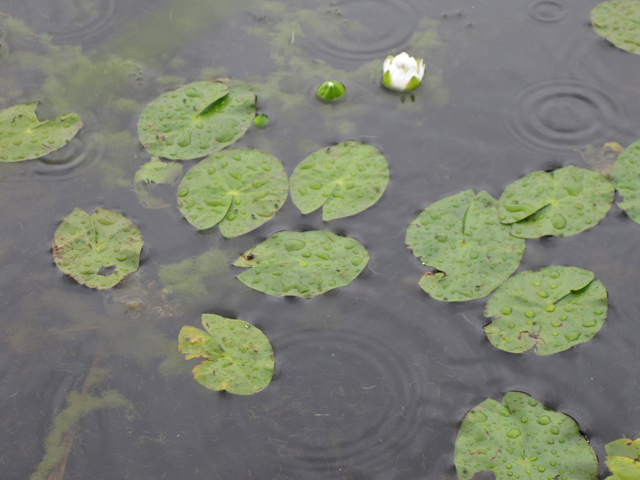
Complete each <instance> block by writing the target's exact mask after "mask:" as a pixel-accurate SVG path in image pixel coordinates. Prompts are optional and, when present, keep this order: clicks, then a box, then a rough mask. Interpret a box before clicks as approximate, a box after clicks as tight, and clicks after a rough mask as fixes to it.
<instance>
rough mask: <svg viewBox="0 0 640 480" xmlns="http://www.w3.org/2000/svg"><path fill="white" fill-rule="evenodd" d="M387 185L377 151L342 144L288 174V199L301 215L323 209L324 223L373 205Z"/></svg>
mask: <svg viewBox="0 0 640 480" xmlns="http://www.w3.org/2000/svg"><path fill="white" fill-rule="evenodd" d="M388 183H389V165H388V164H387V161H386V160H385V158H384V156H382V154H381V153H380V152H379V151H378V149H377V148H375V147H372V146H370V145H364V144H362V143H358V142H353V141H349V142H344V143H340V144H338V145H335V146H333V147H328V148H323V149H321V150H318V151H317V152H315V153H312V154H311V155H309V156H308V157H307V158H305V159H304V160H303V161H302V162H300V164H299V165H298V166H297V167H296V168H295V170H294V171H293V174H291V198H292V199H293V203H295V204H296V206H297V207H298V208H299V209H300V211H301V212H302V213H311V212H313V211H314V210H317V209H318V208H320V207H322V218H323V220H325V221H329V220H334V219H336V218H343V217H348V216H350V215H355V214H356V213H359V212H361V211H363V210H365V209H367V208H369V207H370V206H371V205H373V204H374V203H376V202H377V201H378V200H379V199H380V197H381V196H382V194H383V193H384V190H385V188H387V184H388Z"/></svg>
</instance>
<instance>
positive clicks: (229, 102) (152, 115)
mask: <svg viewBox="0 0 640 480" xmlns="http://www.w3.org/2000/svg"><path fill="white" fill-rule="evenodd" d="M255 114H256V97H255V95H254V94H253V92H251V91H250V90H249V88H248V87H246V86H238V87H234V88H232V89H229V87H227V86H226V85H223V84H221V83H217V82H193V83H189V84H187V85H183V86H181V87H179V88H177V89H175V90H171V91H170V92H167V93H164V94H162V95H160V96H159V97H158V98H156V99H155V100H154V101H153V102H151V103H150V104H149V105H147V106H146V108H145V109H144V110H143V112H142V115H140V121H139V122H138V137H139V138H140V142H141V143H142V145H143V146H144V148H145V149H146V150H147V152H149V153H150V154H151V155H157V156H159V157H164V158H169V159H171V160H189V159H192V158H198V157H204V156H206V155H209V154H211V153H214V152H217V151H219V150H222V149H223V148H225V147H227V146H229V145H231V144H232V143H233V142H235V141H236V140H238V138H240V137H241V136H242V135H244V133H245V132H246V131H247V129H248V128H249V126H250V125H251V121H252V120H253V117H255Z"/></svg>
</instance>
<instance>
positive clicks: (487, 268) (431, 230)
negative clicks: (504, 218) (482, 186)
mask: <svg viewBox="0 0 640 480" xmlns="http://www.w3.org/2000/svg"><path fill="white" fill-rule="evenodd" d="M497 204H498V201H497V200H496V199H495V198H493V197H492V196H491V195H489V194H488V193H487V192H485V191H482V192H480V193H479V194H478V195H476V194H475V193H474V192H473V190H467V191H464V192H462V193H458V194H457V195H452V196H450V197H447V198H444V199H442V200H439V201H437V202H435V203H434V204H432V205H430V206H429V207H427V208H426V209H425V210H424V211H423V212H422V213H421V214H420V215H418V217H417V218H416V219H415V220H414V221H413V222H411V225H410V226H409V228H408V229H407V236H406V240H405V241H406V243H407V245H408V246H409V248H411V249H413V254H414V255H415V256H416V257H419V258H420V260H421V261H422V263H423V264H425V265H426V266H429V267H433V268H435V269H436V272H434V273H431V272H430V273H427V274H425V275H424V277H422V279H421V280H420V286H421V287H422V288H423V290H424V291H425V292H427V293H428V294H429V295H431V296H432V297H433V298H435V299H437V300H444V301H447V302H459V301H464V300H472V299H474V298H481V297H485V296H487V295H489V293H491V291H492V290H493V289H495V288H496V287H497V286H498V285H500V284H501V283H503V282H504V281H505V280H506V279H507V278H509V276H510V275H511V274H512V273H513V272H514V271H515V270H516V268H518V265H519V264H520V260H521V259H522V253H523V252H524V247H525V244H524V240H522V239H520V238H515V237H513V236H512V235H510V234H509V228H508V227H505V226H504V225H502V224H501V223H500V222H499V221H498V208H497Z"/></svg>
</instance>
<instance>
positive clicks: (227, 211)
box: [178, 148, 289, 237]
mask: <svg viewBox="0 0 640 480" xmlns="http://www.w3.org/2000/svg"><path fill="white" fill-rule="evenodd" d="M288 188H289V184H288V179H287V172H286V171H285V170H284V167H283V166H282V164H281V163H280V160H278V159H277V158H276V157H274V156H273V155H269V154H268V153H266V152H263V151H261V150H253V149H250V148H233V149H228V150H224V151H222V152H219V153H217V154H215V155H211V156H210V157H207V158H205V159H204V160H202V161H201V162H200V163H198V164H197V165H196V166H195V167H193V168H192V169H191V170H189V172H188V173H187V174H186V175H185V177H184V178H183V179H182V182H180V186H179V187H178V208H179V209H180V212H181V213H182V215H184V217H185V218H186V219H187V221H188V222H189V223H190V224H191V225H193V226H194V227H196V228H197V229H198V230H204V229H206V228H211V227H213V226H214V225H216V224H219V225H220V232H221V233H222V235H224V236H225V237H237V236H239V235H242V234H244V233H247V232H249V231H251V230H253V229H254V228H257V227H259V226H260V225H262V224H263V223H265V222H267V221H269V220H271V218H273V217H274V216H275V214H276V212H277V211H278V210H279V209H280V208H282V205H283V204H284V202H285V200H286V199H287V193H288Z"/></svg>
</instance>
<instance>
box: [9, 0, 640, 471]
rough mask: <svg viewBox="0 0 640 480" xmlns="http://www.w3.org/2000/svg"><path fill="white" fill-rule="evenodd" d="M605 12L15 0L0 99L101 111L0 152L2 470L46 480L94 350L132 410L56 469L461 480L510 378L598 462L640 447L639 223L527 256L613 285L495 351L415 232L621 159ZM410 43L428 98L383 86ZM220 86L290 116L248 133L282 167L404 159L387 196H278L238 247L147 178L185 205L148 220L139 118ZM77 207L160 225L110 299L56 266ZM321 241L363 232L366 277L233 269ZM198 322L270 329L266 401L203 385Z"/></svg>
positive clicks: (629, 108) (498, 5)
mask: <svg viewBox="0 0 640 480" xmlns="http://www.w3.org/2000/svg"><path fill="white" fill-rule="evenodd" d="M598 2H599V0H585V1H584V2H568V1H565V0H542V1H540V0H537V1H534V2H531V1H521V2H514V1H513V0H477V1H474V2H472V3H473V4H469V3H468V2H463V3H458V4H456V3H455V2H454V3H451V1H450V0H429V1H427V2H418V1H413V0H375V1H367V2H365V1H364V0H341V1H338V2H333V1H330V0H326V1H321V2H317V1H314V0H285V1H268V2H267V1H262V0H253V1H251V0H247V1H246V2H244V3H240V2H228V1H227V0H118V1H112V0H102V1H100V0H27V1H24V2H18V1H17V0H16V1H13V0H8V1H7V0H5V1H4V2H3V1H2V0H0V13H1V15H0V24H1V25H2V30H0V45H2V47H1V48H0V52H3V53H0V55H2V58H1V60H0V62H1V63H0V65H1V71H0V76H1V77H2V82H0V108H5V107H7V106H10V105H13V104H15V103H20V102H25V101H33V100H39V101H40V102H41V103H40V106H39V107H38V114H39V116H40V118H44V119H46V118H53V117H55V116H56V115H59V114H61V113H65V112H68V111H74V112H77V113H79V114H80V115H81V117H82V118H83V121H84V124H85V127H84V128H83V130H82V131H81V133H80V135H79V136H78V137H76V138H75V139H74V140H73V141H72V142H71V143H70V144H69V145H67V146H66V147H65V148H63V149H61V150H60V151H58V152H55V153H52V154H50V155H48V156H47V157H45V158H42V159H39V160H34V161H29V162H23V163H16V164H10V165H1V164H0V167H1V168H0V204H1V205H2V206H3V207H2V208H1V209H0V272H2V274H1V275H0V302H1V303H0V304H1V305H2V316H1V318H0V394H1V395H2V397H1V398H2V399H3V400H2V402H0V418H2V421H1V422H0V432H1V433H2V434H1V435H0V452H2V453H1V454H0V467H1V471H2V473H1V474H0V477H2V480H5V478H6V479H7V480H24V479H25V478H29V477H30V475H32V474H33V473H34V472H35V471H36V470H37V468H38V465H39V463H40V462H41V460H42V459H43V458H45V456H46V453H47V451H49V450H48V449H47V448H45V445H44V442H45V439H46V438H53V437H52V432H53V433H55V432H56V431H60V429H57V430H56V427H57V426H59V425H60V420H56V419H58V418H59V415H61V414H62V412H65V409H68V408H69V407H73V406H74V405H80V404H81V403H82V402H80V403H74V401H70V400H68V398H74V397H68V396H69V395H70V394H72V392H75V394H74V395H77V396H80V397H82V390H83V386H84V385H85V384H86V381H87V376H88V375H89V374H90V371H91V366H92V364H93V363H94V360H95V358H96V353H97V352H98V350H99V349H100V348H102V349H104V357H103V358H104V360H101V361H100V365H99V367H100V368H104V370H105V372H108V375H107V374H106V373H105V375H104V376H102V377H101V378H102V380H103V381H102V382H101V383H100V385H99V386H98V388H97V390H96V392H94V394H95V395H97V396H102V395H104V394H105V393H107V392H113V393H112V398H116V397H117V398H118V399H119V403H118V402H116V403H117V404H118V405H124V406H131V405H132V406H133V408H134V409H135V413H136V415H132V414H131V413H130V412H129V411H127V409H126V408H101V409H94V410H90V411H87V412H86V415H84V416H82V417H81V418H79V417H77V418H79V420H78V421H77V422H76V423H74V424H73V425H72V426H74V425H75V426H74V428H73V429H72V430H73V431H74V432H75V433H74V437H73V438H74V439H73V441H72V442H71V446H70V447H69V448H68V450H67V451H68V452H69V455H68V457H67V460H66V463H65V464H64V466H65V468H64V472H65V477H64V478H96V479H107V478H135V479H138V478H164V479H166V480H173V479H180V478H189V479H192V478H193V479H196V480H200V479H202V480H205V479H206V480H210V479H211V478H215V477H217V478H223V479H235V478H238V479H259V480H262V479H275V478H278V479H279V480H282V479H298V478H305V479H338V478H340V479H367V480H378V479H379V480H392V479H398V480H406V479H411V480H413V479H430V480H432V479H434V480H444V479H447V480H450V479H453V478H455V469H454V466H453V451H454V450H453V449H454V441H455V437H456V434H457V430H458V428H459V426H460V422H461V421H462V418H463V417H464V415H465V413H466V412H467V411H468V410H469V409H470V408H472V407H473V406H475V405H477V404H478V403H480V402H481V401H483V400H484V399H486V398H488V397H491V398H495V399H500V398H502V395H503V394H504V392H506V391H510V390H521V391H525V392H526V393H528V394H530V395H532V396H534V397H535V398H538V399H540V400H541V401H543V402H544V403H545V404H546V405H548V406H549V407H551V408H553V409H554V410H558V411H562V412H563V413H565V414H568V415H570V416H572V417H573V418H575V419H576V420H577V421H578V422H579V424H580V426H581V427H582V429H583V431H584V432H585V433H586V434H587V436H588V437H589V439H590V441H591V445H592V446H593V447H594V449H595V450H596V452H597V454H598V455H599V457H600V459H601V460H602V459H603V458H604V448H603V446H604V444H605V443H608V442H609V441H611V440H613V439H615V438H619V437H620V436H621V435H623V434H624V435H626V436H628V437H635V436H638V435H639V434H640V419H638V418H637V415H634V412H635V411H636V408H637V405H636V404H637V402H636V399H637V398H638V397H639V396H640V379H638V376H637V375H636V372H637V370H638V367H639V366H640V363H639V361H640V359H639V354H638V353H637V352H638V349H637V348H636V346H637V344H638V343H640V335H639V334H638V329H637V318H638V315H639V314H640V304H639V303H638V301H637V285H638V282H640V258H639V257H638V255H637V243H638V238H640V227H638V225H636V224H635V223H633V222H632V221H630V220H629V219H628V218H627V217H626V215H624V214H623V213H622V212H621V211H620V210H619V209H618V208H617V207H616V206H614V207H613V208H612V210H611V211H610V212H609V214H608V215H607V217H606V218H604V219H603V220H602V221H601V222H600V223H599V224H598V225H597V226H596V227H594V228H592V229H590V230H589V231H587V232H584V233H582V234H580V235H576V236H573V237H570V238H563V239H558V238H553V239H545V238H543V239H538V240H531V241H529V240H528V241H527V249H526V251H525V254H524V257H523V263H522V265H521V267H520V271H523V270H539V269H540V268H542V267H545V266H548V265H554V264H557V265H570V266H576V267H580V268H585V269H588V270H590V271H593V272H594V273H595V275H596V277H597V278H599V279H601V280H602V282H603V284H604V285H605V287H606V288H607V290H608V292H609V296H610V304H609V314H608V318H607V320H606V322H605V325H604V327H603V328H602V330H601V331H600V332H599V333H598V335H596V336H595V337H594V339H593V340H591V341H590V342H588V343H586V344H584V345H580V346H578V347H575V348H573V349H570V350H568V351H566V352H562V353H559V354H556V355H551V356H549V357H544V358H542V357H536V356H535V355H533V354H531V355H529V354H523V355H513V354H507V353H505V352H501V351H499V350H497V349H496V348H495V347H493V346H492V345H491V344H490V343H489V342H488V340H487V338H486V336H485V334H484V331H483V325H484V324H485V323H486V322H487V319H486V318H485V317H484V316H483V312H484V308H485V300H484V299H480V300H477V301H472V302H463V303H459V304H453V305H452V304H447V303H443V302H438V301H436V300H434V299H432V298H430V297H429V296H428V295H426V294H425V293H424V292H423V291H422V290H421V289H420V287H419V286H418V281H419V279H420V276H421V275H422V274H423V273H424V268H423V266H422V265H421V264H420V263H419V262H418V261H417V260H416V259H415V258H414V257H413V255H411V253H410V252H409V251H408V250H407V248H406V245H405V244H404V236H405V232H406V229H407V227H408V225H409V224H410V222H411V221H412V220H413V219H414V218H415V216H416V215H417V214H418V213H419V212H420V211H421V210H422V209H423V208H425V207H426V206H428V205H429V204H430V203H432V202H434V201H436V200H438V199H440V198H443V197H445V196H447V195H451V194H454V193H457V192H459V191H462V190H464V189H467V188H473V189H474V190H475V191H479V190H482V189H487V190H488V191H489V192H490V193H491V194H492V195H493V196H495V197H498V196H499V195H500V194H501V191H502V188H503V187H504V186H505V185H507V184H508V183H511V182H512V181H514V180H515V179H517V178H519V177H520V176H522V174H523V173H524V172H526V171H532V170H541V169H545V168H547V167H548V166H549V165H550V164H553V165H558V164H561V165H563V166H564V165H567V164H572V163H573V164H576V165H578V166H585V164H584V163H583V160H582V156H581V155H580V153H579V152H574V151H573V150H574V149H576V150H580V151H581V152H582V153H583V154H584V155H585V158H586V159H587V161H589V162H591V163H592V164H593V165H596V166H597V167H598V168H600V167H603V168H604V167H605V166H606V162H608V161H609V160H610V158H608V157H607V155H609V153H608V152H609V151H608V150H602V145H603V144H604V143H606V142H618V143H620V144H621V145H622V146H626V145H628V144H629V143H630V142H631V141H633V140H635V139H637V135H636V134H637V132H638V131H639V130H640V95H639V94H638V92H639V91H640V89H639V88H638V87H639V86H640V83H639V81H640V75H638V72H639V71H640V70H638V67H639V66H640V57H636V56H632V55H631V54H628V53H623V52H620V51H617V50H615V49H613V48H611V47H609V46H608V45H607V44H606V42H605V41H604V40H602V39H601V38H600V37H598V36H597V35H596V34H595V33H594V32H593V31H592V29H591V27H590V26H589V25H588V23H587V22H588V18H589V12H590V10H591V8H592V7H594V6H595V5H596V4H597V3H598ZM141 12H142V13H141ZM9 16H10V17H9ZM22 21H24V22H25V23H24V24H22V23H21V22H22ZM2 32H4V33H2ZM43 33H49V34H51V37H49V36H48V35H42V34H43ZM2 35H4V36H2ZM6 45H8V46H9V47H10V48H6ZM94 47H95V49H94ZM400 50H407V51H408V52H410V53H412V54H415V55H417V56H424V57H425V61H426V64H427V77H426V78H425V81H424V82H423V84H422V86H421V87H420V88H419V89H418V90H416V91H415V101H410V100H409V98H408V97H407V98H405V102H404V103H402V99H401V98H402V97H401V96H400V95H395V94H394V93H392V92H388V91H385V90H384V89H383V88H382V87H381V86H380V75H381V71H380V68H381V64H382V60H383V58H384V57H385V56H386V55H387V54H391V53H398V51H400ZM221 76H224V77H229V78H231V79H232V80H233V81H236V82H240V83H241V82H248V83H250V84H251V86H252V87H253V88H254V89H255V91H256V93H257V94H258V108H259V109H260V110H261V111H265V112H268V114H269V116H270V118H271V119H272V122H271V125H270V126H269V127H268V128H264V129H257V128H253V127H252V128H250V129H249V131H248V132H247V134H246V135H245V136H244V137H243V138H242V139H240V141H239V142H238V143H237V144H236V145H235V146H238V147H250V148H260V149H263V150H265V151H267V152H269V153H271V154H273V155H274V156H276V157H277V158H278V159H280V160H281V161H282V163H283V165H284V167H285V169H286V170H287V172H288V173H289V174H290V173H291V172H292V171H293V169H294V168H295V166H296V165H297V164H298V163H299V162H300V161H301V160H302V159H303V158H304V157H306V156H307V155H308V154H309V153H311V152H313V151H316V150H318V149H319V148H321V147H323V146H327V145H331V144H336V143H339V142H342V141H345V140H358V141H362V142H365V143H367V144H371V145H374V146H376V147H377V148H379V149H380V150H381V151H382V152H383V153H384V155H385V157H386V158H387V160H388V162H389V165H390V172H391V182H390V185H389V188H388V189H387V190H386V191H385V193H384V195H383V197H382V198H381V199H380V201H379V202H378V203H377V204H376V205H374V206H373V207H372V208H370V209H368V210H366V211H364V212H362V213H360V214H358V215H355V216H353V217H349V218H345V219H338V220H335V221H331V222H323V221H322V215H321V212H315V213H312V214H309V215H301V214H300V212H299V211H298V210H297V208H296V207H295V206H294V205H293V204H292V202H291V201H287V202H286V203H285V204H284V205H283V208H282V209H281V210H280V211H279V212H278V214H277V215H276V217H275V218H274V219H273V220H271V221H269V222H268V223H266V224H265V225H264V226H262V227H260V228H258V229H256V230H255V231H252V232H250V233H249V234H247V235H243V236H241V237H238V238H234V239H225V238H223V237H222V236H221V235H220V233H219V230H218V229H209V230H205V231H196V230H195V229H194V228H193V227H192V226H190V225H189V224H188V223H187V222H185V221H184V219H183V218H182V216H181V215H180V213H179V211H178V210H177V206H176V203H175V195H176V188H177V187H172V186H168V185H163V186H160V187H155V190H154V195H157V196H158V198H161V199H162V201H163V202H164V203H166V204H167V205H168V207H167V208H163V209H155V210H154V209H146V208H144V206H143V205H141V203H140V202H139V200H138V198H137V196H136V193H135V192H134V191H133V177H134V174H135V172H136V171H137V170H138V168H139V167H140V166H141V165H143V164H145V163H147V162H148V161H149V160H150V156H149V155H148V154H147V153H146V152H145V151H144V150H143V149H142V148H141V147H140V144H139V142H138V140H137V135H136V128H137V121H138V117H139V115H140V112H141V111H142V108H143V107H144V105H146V104H148V103H149V102H150V101H151V100H152V99H154V98H155V97H156V96H157V95H159V94H160V93H163V92H165V91H167V90H169V89H171V88H173V87H175V86H177V85H179V84H181V83H184V82H187V81H195V80H199V79H214V78H218V77H221ZM329 78H331V79H335V80H336V81H340V82H343V83H345V84H346V85H347V88H348V94H347V96H346V98H345V100H344V101H343V102H340V103H339V104H335V105H326V104H322V103H320V102H318V101H317V100H316V98H315V88H316V87H317V85H319V84H320V83H321V82H322V81H324V80H327V79H329ZM588 144H591V145H592V147H591V148H587V145H588ZM587 154H589V155H587ZM605 157H606V158H605ZM196 162H197V160H194V161H191V162H184V163H182V165H183V166H184V170H185V171H188V169H189V168H191V167H192V166H193V165H194V164H195V163H196ZM591 163H590V164H591ZM48 180H54V181H48ZM75 207H80V208H83V209H85V210H94V209H95V208H96V207H104V208H109V209H113V210H116V211H118V212H121V213H122V214H124V215H125V216H127V218H130V219H131V220H132V221H134V222H135V223H136V225H138V226H139V228H140V229H141V231H142V234H143V238H144V240H145V246H144V249H143V251H142V262H141V266H140V270H139V271H138V272H136V273H135V274H134V275H131V276H130V278H129V279H127V280H126V281H123V282H122V283H121V284H119V285H118V286H117V287H116V288H114V289H112V290H109V291H105V292H96V291H91V290H89V289H87V288H85V287H83V286H81V285H78V284H77V283H76V282H74V281H73V280H71V279H69V278H66V277H65V276H64V275H62V274H61V272H60V271H59V270H58V269H57V268H56V267H55V265H54V263H53V259H52V253H51V243H52V238H53V234H54V231H55V229H56V227H57V225H58V223H59V222H60V220H61V219H62V218H63V217H64V216H65V215H66V214H68V212H70V211H72V210H73V209H74V208H75ZM309 229H325V230H330V231H334V232H340V233H341V234H343V235H346V236H349V237H353V238H356V239H358V240H359V241H360V242H362V243H363V244H364V245H365V246H366V248H367V249H368V251H369V253H370V256H371V260H370V263H369V265H368V266H367V268H366V269H365V271H364V272H363V273H362V275H361V276H360V277H358V279H356V281H355V282H354V283H353V284H352V285H350V286H348V287H344V288H341V289H336V290H335V291H332V292H330V293H328V294H325V295H321V296H319V297H317V298H314V299H311V300H308V301H303V300H299V299H287V298H271V297H268V296H266V295H264V294H261V293H260V292H255V291H253V290H250V289H248V288H247V287H245V286H244V285H243V284H242V283H240V282H239V281H238V280H236V279H235V278H234V277H235V275H236V274H237V273H239V271H238V270H239V269H236V268H235V267H231V266H230V264H231V262H232V261H233V260H234V259H235V258H237V257H238V256H239V255H240V254H242V253H243V252H244V251H246V250H247V249H249V248H251V247H252V246H255V245H256V244H258V243H260V242H261V241H262V240H264V239H265V238H267V237H269V236H271V235H272V234H273V233H276V232H278V231H282V230H294V231H301V230H309ZM202 313H216V314H220V315H224V316H226V317H231V318H242V319H244V320H247V321H250V322H251V323H252V324H254V325H256V326H258V327H259V328H260V329H261V330H262V331H263V332H264V333H265V335H266V336H267V337H268V338H269V340H270V342H271V343H272V345H273V347H274V352H275V361H276V370H275V377H274V379H273V382H272V383H271V384H270V385H269V386H268V387H267V388H266V389H265V390H264V391H262V392H260V393H259V394H257V395H253V396H248V397H239V396H234V395H229V394H226V393H220V392H213V391H210V390H207V389H205V388H204V387H202V386H200V385H199V384H198V383H197V382H195V381H194V380H193V378H192V377H191V375H190V370H191V368H193V366H194V364H193V363H191V362H190V361H185V360H184V357H183V356H182V355H180V353H179V352H178V349H177V338H178V332H179V331H180V329H181V328H182V326H184V325H192V326H199V325H200V317H201V315H202ZM101 346H102V347H101ZM85 396H86V395H85ZM67 411H69V410H67ZM76 428H77V430H76ZM65 448H66V447H65ZM604 468H605V467H604V465H602V466H601V472H600V473H601V478H605V475H604V474H605V470H604ZM41 471H42V470H41ZM56 480H58V479H56Z"/></svg>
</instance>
